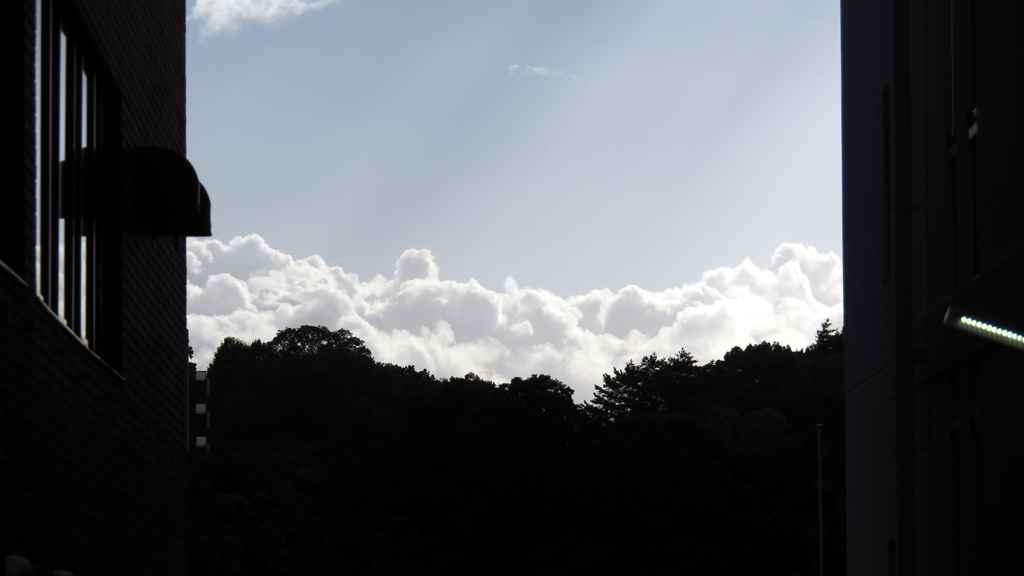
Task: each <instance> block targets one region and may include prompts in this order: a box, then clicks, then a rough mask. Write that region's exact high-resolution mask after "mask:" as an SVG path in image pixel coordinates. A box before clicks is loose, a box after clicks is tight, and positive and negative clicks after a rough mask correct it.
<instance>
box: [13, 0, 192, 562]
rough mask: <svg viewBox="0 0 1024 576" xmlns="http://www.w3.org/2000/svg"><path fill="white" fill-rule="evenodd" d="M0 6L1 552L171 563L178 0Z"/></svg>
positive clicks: (179, 276) (182, 546) (182, 336)
mask: <svg viewBox="0 0 1024 576" xmlns="http://www.w3.org/2000/svg"><path fill="white" fill-rule="evenodd" d="M0 10H2V16H0V28H2V29H0V42H2V43H3V48H2V49H0V50H2V51H0V61H2V66H3V70H5V71H6V73H5V78H6V80H5V81H4V82H3V83H0V90H2V91H3V93H4V97H3V98H2V99H0V101H3V102H8V103H12V102H13V103H16V105H15V106H14V107H12V108H10V109H8V110H6V111H5V113H4V114H3V115H0V118H2V120H0V121H2V122H3V123H4V127H3V130H2V131H0V138H3V142H4V143H3V146H2V147H0V149H3V150H7V151H8V152H7V153H5V155H4V157H3V159H2V160H0V170H2V171H3V182H4V185H3V187H2V188H0V556H3V557H4V559H5V571H6V572H7V573H8V574H11V573H18V574H21V573H25V571H26V570H27V566H28V565H31V566H32V567H34V570H35V573H37V574H51V573H56V572H54V571H56V570H63V571H65V572H67V573H71V574H75V575H77V576H82V575H89V574H179V575H180V574H185V573H187V569H188V567H187V548H186V532H185V530H186V521H187V516H186V515H187V510H186V500H185V494H186V492H185V489H186V486H185V475H184V468H183V463H184V458H185V452H186V450H187V449H188V446H189V433H188V411H189V409H190V407H189V401H188V382H189V364H188V335H187V331H186V325H185V285H186V277H185V274H186V271H185V236H189V235H209V228H210V224H209V214H210V203H209V197H208V195H207V194H206V191H205V190H204V189H203V187H202V185H201V184H199V181H198V178H197V176H196V174H195V171H194V170H192V167H191V165H190V164H189V163H188V161H187V160H185V157H184V154H185V3H184V1H183V0H147V1H145V2H138V1H135V0H12V1H9V2H4V3H3V8H0Z"/></svg>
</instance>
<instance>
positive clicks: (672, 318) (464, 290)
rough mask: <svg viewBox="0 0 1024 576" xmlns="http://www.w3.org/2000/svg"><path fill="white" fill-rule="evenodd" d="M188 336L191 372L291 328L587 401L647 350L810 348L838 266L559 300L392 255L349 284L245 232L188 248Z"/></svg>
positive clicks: (792, 248) (718, 273)
mask: <svg viewBox="0 0 1024 576" xmlns="http://www.w3.org/2000/svg"><path fill="white" fill-rule="evenodd" d="M186 256H187V262H188V287H187V290H188V327H189V334H190V337H191V344H192V347H193V348H194V350H195V352H196V356H195V362H196V363H197V364H199V366H200V368H202V367H204V366H205V365H206V364H208V363H209V361H210V359H211V358H212V357H213V353H214V351H215V350H216V348H217V346H218V345H219V344H220V342H221V341H222V340H223V339H224V338H225V337H227V336H234V337H236V338H239V339H241V340H245V341H251V340H253V339H256V338H260V339H263V340H264V341H266V340H269V339H271V338H273V337H274V334H275V333H276V332H277V330H280V329H282V328H286V327H289V326H291V327H297V326H300V325H302V324H318V325H324V326H327V327H328V328H330V329H332V330H336V329H338V328H346V329H348V330H351V331H352V332H353V333H354V334H355V335H356V336H358V337H359V338H362V339H363V340H364V341H365V342H366V344H367V346H369V348H370V350H371V351H372V352H373V355H374V358H376V359H377V360H380V361H383V362H392V363H395V364H400V365H408V364H412V365H414V366H416V368H417V369H424V368H425V369H427V370H429V371H430V372H431V373H433V374H435V375H437V376H441V377H444V376H453V375H454V376H462V375H465V374H466V373H467V372H475V373H476V374H478V375H480V376H481V377H484V378H487V379H490V380H494V381H496V382H505V381H508V380H509V379H511V378H512V377H514V376H529V375H530V374H534V373H544V374H550V375H552V376H554V377H556V378H558V379H560V380H562V381H563V382H565V383H566V384H568V385H570V386H572V388H573V389H574V390H575V392H576V399H577V400H583V399H589V398H591V397H592V396H593V391H594V386H595V385H596V384H600V383H601V375H602V374H604V373H610V372H611V370H612V368H613V367H621V366H623V365H624V364H625V363H626V362H627V361H628V360H630V359H639V358H641V357H642V356H644V355H647V354H650V353H651V352H657V353H658V354H659V355H663V356H668V355H672V354H675V353H676V352H678V351H679V350H680V348H685V349H686V350H687V351H689V352H690V353H691V354H693V355H694V357H696V358H697V359H698V360H699V361H701V362H702V363H703V362H707V361H710V360H713V359H717V358H721V357H722V355H723V354H724V353H725V352H726V351H728V350H729V349H731V348H732V347H733V346H737V345H738V346H745V345H746V344H749V343H757V342H761V341H764V340H767V341H777V342H780V343H782V344H788V345H790V346H793V347H794V348H803V347H805V346H807V345H808V344H810V343H811V342H813V339H814V333H815V330H816V329H817V328H818V327H819V325H820V324H821V322H822V321H823V320H824V319H825V318H826V317H828V318H831V319H832V322H833V324H834V325H837V326H841V325H842V323H843V294H842V285H843V281H842V280H843V278H842V263H841V262H840V259H839V256H837V255H836V254H835V253H832V252H829V253H827V254H822V253H819V252H818V251H817V250H816V249H815V248H813V247H809V246H804V245H801V244H782V245H781V246H779V247H778V248H777V249H776V250H775V252H774V254H773V255H772V258H771V262H770V264H769V265H768V266H767V267H765V268H759V267H757V266H755V265H754V264H753V263H752V262H751V261H750V260H749V259H747V260H744V261H743V262H741V263H740V264H739V265H737V266H734V267H724V268H717V269H715V270H710V271H708V272H705V273H704V274H703V275H702V276H701V278H700V279H699V280H697V281H695V282H693V283H692V284H686V285H684V286H681V287H678V288H671V289H668V290H664V291H661V292H654V291H649V290H644V289H643V288H640V287H639V286H626V287H625V288H622V289H621V290H618V291H614V292H613V291H611V290H608V289H601V290H591V291H590V292H588V293H586V294H583V295H578V296H571V297H561V296H558V295H555V294H552V293H551V292H548V291H546V290H541V289H535V288H528V287H520V286H519V285H517V284H516V282H515V280H514V279H512V278H511V277H509V278H508V279H506V280H505V285H504V286H503V287H502V288H501V289H500V290H494V289H491V288H487V287H484V286H482V285H480V284H479V283H478V282H477V281H476V280H472V279H471V280H469V281H468V282H455V281H452V280H444V279H442V277H441V269H440V267H439V266H438V264H437V262H436V261H435V259H434V255H433V254H432V253H431V252H430V250H416V249H411V250H406V251H405V252H404V253H403V254H402V255H401V256H400V257H399V258H398V261H397V263H396V265H395V270H394V272H393V273H392V275H391V277H385V276H383V275H377V276H375V277H374V278H372V279H370V280H367V281H363V280H360V279H359V277H358V276H357V275H355V274H352V273H348V272H345V271H344V270H343V269H342V268H341V267H338V266H330V265H328V264H327V263H326V262H324V260H323V259H322V258H320V257H319V256H309V257H306V258H294V257H292V256H289V255H287V254H284V253H283V252H280V251H277V250H274V249H273V248H271V247H270V246H269V245H267V243H266V242H265V241H264V240H263V238H261V237H259V236H257V235H250V236H246V237H244V238H243V237H236V238H234V239H232V240H231V241H230V242H226V243H225V242H221V241H220V240H214V239H196V238H189V239H188V244H187V255H186Z"/></svg>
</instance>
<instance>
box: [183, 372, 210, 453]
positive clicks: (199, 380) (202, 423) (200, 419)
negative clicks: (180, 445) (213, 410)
mask: <svg viewBox="0 0 1024 576" xmlns="http://www.w3.org/2000/svg"><path fill="white" fill-rule="evenodd" d="M188 387H189V400H188V402H189V406H190V407H191V409H190V410H189V421H188V429H189V444H190V445H191V446H192V447H195V448H199V449H205V450H209V449H210V379H209V378H207V377H206V370H196V365H195V364H190V365H189V382H188Z"/></svg>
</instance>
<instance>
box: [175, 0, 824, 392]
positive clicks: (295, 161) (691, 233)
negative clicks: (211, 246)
mask: <svg viewBox="0 0 1024 576" xmlns="http://www.w3.org/2000/svg"><path fill="white" fill-rule="evenodd" d="M189 13H190V18H189V22H188V33H187V34H188V35H187V66H188V95H187V97H188V104H187V106H188V107H187V113H188V157H189V160H190V161H191V162H192V164H193V165H194V166H195V167H196V169H197V171H198V173H199V174H200V178H201V180H202V181H203V182H204V184H205V185H206V187H207V189H209V190H210V193H211V196H212V198H213V211H214V215H213V229H214V240H216V241H219V242H223V243H225V245H227V244H226V243H228V242H229V241H230V240H231V239H232V238H235V237H244V236H246V235H250V234H257V235H259V237H260V239H261V241H262V242H263V243H264V244H263V245H265V247H266V249H267V250H270V251H275V253H278V252H279V253H281V254H284V255H286V256H287V257H289V258H292V259H294V260H301V259H304V258H307V257H311V256H313V255H317V256H319V257H320V258H321V259H322V262H323V264H324V265H326V266H334V267H339V268H341V269H343V271H344V273H345V274H355V275H357V276H358V278H359V281H361V282H364V283H365V282H369V281H370V280H371V279H372V278H374V277H375V276H377V275H382V277H383V278H385V279H388V278H391V279H394V278H393V277H394V276H395V270H396V261H397V260H399V257H404V256H403V254H405V253H406V251H407V250H410V249H415V250H420V251H422V250H429V256H430V257H429V261H430V263H431V264H430V265H433V266H437V267H439V268H440V269H441V270H443V274H442V276H441V277H440V280H450V281H453V282H456V283H460V285H466V283H467V282H469V281H470V279H475V280H476V281H477V282H478V283H479V284H480V285H481V286H482V287H483V288H485V289H487V290H490V291H494V292H496V293H497V292H501V291H502V290H505V286H506V279H507V278H508V277H512V278H514V282H515V283H516V285H517V286H519V287H524V288H531V289H538V290H543V291H545V292H546V293H550V294H551V295H556V296H558V297H559V298H562V299H569V298H571V297H573V296H578V295H584V294H587V293H589V292H592V291H595V290H596V291H600V290H605V291H610V292H609V293H611V294H619V293H620V292H621V291H622V290H623V289H624V288H626V287H628V286H631V285H632V286H634V287H642V290H644V291H646V292H645V293H650V294H654V293H659V294H665V293H667V292H666V291H670V290H673V289H676V288H679V287H683V286H686V285H691V284H694V283H698V282H701V281H702V278H703V277H704V276H705V275H706V273H708V272H709V271H712V270H715V269H718V268H721V267H733V268H735V269H738V268H736V267H739V266H740V265H741V263H743V262H744V261H745V260H746V259H748V258H749V260H750V261H751V263H752V265H753V266H754V268H757V269H762V270H765V269H768V268H770V267H771V266H773V255H776V254H777V252H778V250H779V249H780V247H781V246H783V245H784V244H785V243H793V244H799V245H801V246H802V247H804V248H806V249H810V247H813V248H814V249H815V250H816V252H815V253H816V254H819V255H827V254H828V253H829V252H832V253H834V254H833V256H834V255H835V254H841V253H842V246H841V212H840V199H841V188H840V186H841V162H840V150H841V149H840V68H839V2H838V0H828V1H823V0H811V1H802V0H793V1H771V0H756V1H753V0H752V1H745V2H732V1H718V0H716V1H715V2H703V1H702V2H696V1H689V2H688V1H637V2H605V1H600V0H591V1H588V2H560V1H557V0H544V1H530V0H525V1H518V2H482V1H479V0H477V1H441V0H436V1H434V0H420V1H394V2H370V1H360V0H339V1H333V2H332V1H321V2H309V1H303V0H199V1H198V3H197V2H190V3H189ZM190 246H193V248H194V249H195V250H197V251H198V252H196V254H198V253H199V252H202V250H201V249H200V248H198V247H197V246H198V245H197V244H190ZM227 253H228V252H224V254H227ZM416 254H420V255H422V254H423V253H422V252H416ZM224 257H227V256H224ZM823 257H824V256H823ZM196 258H198V256H196ZM424 258H426V257H424ZM195 261H197V262H198V261H199V260H195ZM425 261H426V260H424V262H425ZM830 262H831V260H830ZM220 264H223V262H221V263H220ZM776 264H777V263H776ZM424 265H425V266H426V265H427V264H424ZM805 272H806V271H805ZM839 274H840V276H839V278H841V264H839ZM807 275H808V277H809V278H810V280H809V282H811V284H813V283H814V282H815V280H814V278H813V276H814V274H813V273H809V272H808V273H807ZM427 276H429V275H427ZM830 278H833V281H834V275H833V276H830ZM207 280H208V277H205V276H204V280H203V282H206V281H207ZM238 280H239V281H241V282H246V281H247V280H248V278H238ZM197 281H198V280H197ZM196 287H197V289H199V288H202V287H203V286H200V285H199V284H197V285H196ZM396 289H397V288H396ZM839 289H840V290H841V285H840V287H839ZM566 301H567V300H566ZM826 304H827V306H826V308H827V307H828V306H833V305H834V303H826ZM190 305H191V304H190ZM839 310H840V314H841V304H840V306H839ZM191 311H192V308H190V312H191ZM820 312H821V310H818V311H817V313H820ZM191 318H192V317H191V316H190V321H192V320H191ZM817 321H819V322H820V320H817ZM324 323H326V324H332V325H333V326H332V327H339V326H341V325H343V324H344V322H340V321H339V320H338V319H337V318H328V319H327V320H326V321H324ZM811 324H813V322H812V323H811ZM280 327H283V326H280ZM427 328H429V329H431V330H432V329H433V328H430V327H429V326H428V327H427ZM804 331H805V332H806V329H804ZM413 332H415V330H413ZM254 333H255V332H254ZM810 334H811V335H812V336H813V330H811V332H810ZM747 336H749V337H750V338H755V337H756V335H753V334H749V335H747ZM652 337H653V336H652ZM455 340H456V341H458V340H459V337H458V335H457V334H456V336H455ZM467 342H468V340H467ZM737 344H743V342H737ZM709 353H710V352H709ZM511 375H515V374H511Z"/></svg>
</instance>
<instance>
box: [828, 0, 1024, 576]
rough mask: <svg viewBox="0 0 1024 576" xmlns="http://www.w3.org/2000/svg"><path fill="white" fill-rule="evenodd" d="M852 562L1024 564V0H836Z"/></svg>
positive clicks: (992, 570) (907, 568) (965, 570)
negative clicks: (985, 324) (1003, 339)
mask: <svg viewBox="0 0 1024 576" xmlns="http://www.w3.org/2000/svg"><path fill="white" fill-rule="evenodd" d="M841 13H842V67H843V71H842V83H843V86H842V98H843V113H842V114H843V116H842V122H843V243H844V244H843V252H844V257H843V259H844V281H845V286H844V298H845V306H846V314H845V318H846V324H845V326H844V337H845V345H846V355H845V358H846V376H845V379H846V422H847V440H846V442H847V450H846V452H847V487H846V490H847V506H848V508H847V509H848V512H847V518H848V526H847V534H848V536H847V538H848V540H847V558H848V561H847V562H848V565H847V568H848V572H849V574H852V575H861V574H864V575H867V574H871V575H878V574H890V575H891V574H900V575H905V574H998V573H1011V574H1012V573H1024V558H1022V557H1021V556H1020V554H1019V552H1018V551H1017V548H1016V546H1017V545H1018V544H1017V542H1018V541H1019V536H1020V533H1021V531H1020V529H1019V528H1016V527H1015V526H1016V520H1017V519H1019V518H1020V516H1021V514H1022V512H1024V505H1022V504H1024V501H1022V494H1024V492H1022V490H1021V489H1020V487H1019V486H1020V480H1019V478H1018V476H1017V471H1018V470H1021V469H1024V461H1022V460H1024V458H1022V454H1024V448H1022V446H1024V418H1022V417H1021V415H1020V411H1021V408H1022V406H1024V351H1021V350H1019V349H1015V348H1013V347H1011V346H1007V345H1004V344H1001V343H999V342H994V341H991V340H986V339H982V338H979V337H978V336H976V335H973V334H969V333H967V332H964V331H961V330H957V329H955V328H954V327H951V326H949V325H948V324H946V323H944V319H945V317H946V315H947V312H949V311H950V308H954V309H961V310H964V311H966V312H967V313H969V314H971V315H973V316H975V317H979V318H983V319H986V320H988V321H990V322H992V323H993V324H997V325H1000V326H1004V327H1007V328H1015V329H1016V330H1017V331H1018V333H1019V332H1020V329H1021V328H1022V327H1024V303H1022V298H1021V296H1022V294H1024V291H1022V290H1021V288H1020V286H1021V281H1022V279H1024V235H1022V234H1021V233H1020V229H1019V226H1020V223H1021V221H1022V219H1024V162H1022V161H1021V158H1024V136H1022V135H1024V91H1022V86H1024V35H1022V34H1021V33H1020V30H1021V28H1022V26H1024V3H1020V2H986V1H982V0H944V1H942V2H929V1H924V0H860V1H856V2H853V1H844V2H843V3H842V10H841Z"/></svg>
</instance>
